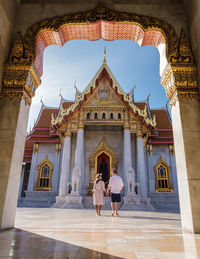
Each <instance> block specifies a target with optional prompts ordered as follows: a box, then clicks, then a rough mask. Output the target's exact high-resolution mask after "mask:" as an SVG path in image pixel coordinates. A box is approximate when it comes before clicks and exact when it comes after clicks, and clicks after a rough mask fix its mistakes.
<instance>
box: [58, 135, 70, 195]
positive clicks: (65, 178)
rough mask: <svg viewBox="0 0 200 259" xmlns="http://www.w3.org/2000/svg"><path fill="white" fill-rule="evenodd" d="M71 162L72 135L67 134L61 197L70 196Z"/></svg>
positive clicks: (62, 167) (62, 169)
mask: <svg viewBox="0 0 200 259" xmlns="http://www.w3.org/2000/svg"><path fill="white" fill-rule="evenodd" d="M70 161H71V133H70V132H67V133H66V134H65V138H64V145H63V153H62V164H61V175H60V186H59V196H66V195H67V194H68V182H69V177H70Z"/></svg>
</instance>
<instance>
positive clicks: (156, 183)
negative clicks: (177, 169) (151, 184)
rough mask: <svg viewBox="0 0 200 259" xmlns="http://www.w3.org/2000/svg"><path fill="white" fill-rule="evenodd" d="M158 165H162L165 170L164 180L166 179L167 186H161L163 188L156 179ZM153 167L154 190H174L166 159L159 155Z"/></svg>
mask: <svg viewBox="0 0 200 259" xmlns="http://www.w3.org/2000/svg"><path fill="white" fill-rule="evenodd" d="M160 166H163V167H164V168H165V170H166V171H165V172H166V177H165V180H166V181H167V187H163V188H162V187H160V186H159V179H158V170H159V167H160ZM153 169H154V173H155V187H156V188H155V189H156V192H173V191H174V190H173V186H172V182H171V167H170V165H168V163H167V162H166V161H164V160H163V158H162V156H161V157H160V159H159V161H158V162H157V163H156V164H155V166H154V168H153Z"/></svg>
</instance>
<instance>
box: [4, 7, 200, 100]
mask: <svg viewBox="0 0 200 259" xmlns="http://www.w3.org/2000/svg"><path fill="white" fill-rule="evenodd" d="M116 28H117V29H116ZM102 30H103V33H102ZM116 31H117V33H116ZM92 32H94V33H96V34H92ZM100 38H104V39H106V40H116V39H128V40H133V41H137V42H138V43H139V44H140V45H142V46H143V45H152V46H156V47H159V45H160V44H164V45H165V46H166V48H165V54H166V55H164V56H166V57H165V59H166V61H165V69H164V68H163V72H162V80H161V83H162V85H163V86H164V88H165V90H166V93H167V96H168V97H169V98H170V99H171V104H173V103H174V102H175V101H176V100H177V99H178V98H180V97H182V96H184V97H185V96H187V97H188V96H189V97H195V98H196V97H198V98H199V96H198V89H197V80H196V66H195V64H194V58H193V54H192V51H191V48H190V44H189V41H188V39H187V36H186V34H185V32H184V31H182V32H181V36H180V37H178V35H177V33H176V31H175V30H174V28H173V27H172V26H171V25H170V24H169V23H168V22H166V21H163V20H160V19H158V18H155V17H148V16H144V15H138V14H133V13H126V12H119V11H115V10H111V9H108V8H106V7H105V6H98V7H96V8H94V9H93V10H90V11H86V12H78V13H74V14H67V15H64V16H58V17H54V18H47V19H45V20H42V21H40V22H37V23H35V24H34V25H32V26H31V27H29V28H28V30H27V32H26V34H25V35H24V37H22V36H21V34H20V33H18V34H17V37H16V40H15V42H14V43H13V47H12V49H11V52H10V55H9V59H8V61H7V62H6V64H5V68H4V76H3V88H2V93H1V97H2V96H8V97H9V98H10V99H12V98H13V97H15V96H18V97H20V98H25V100H26V101H27V103H31V98H32V96H33V95H34V93H35V89H36V88H37V87H38V86H39V84H40V76H41V75H42V67H43V64H42V59H43V51H44V49H45V48H46V47H47V46H48V45H52V44H56V45H59V46H62V45H63V44H64V43H65V42H67V41H69V40H72V39H89V40H98V39H100ZM39 42H40V43H41V44H39ZM162 58H163V57H162Z"/></svg>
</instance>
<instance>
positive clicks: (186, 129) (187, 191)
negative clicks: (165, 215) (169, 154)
mask: <svg viewBox="0 0 200 259" xmlns="http://www.w3.org/2000/svg"><path fill="white" fill-rule="evenodd" d="M199 114H200V102H199V100H197V99H195V98H181V99H179V100H177V101H176V103H175V105H174V106H173V107H172V122H173V134H174V146H175V154H176V168H177V176H178V188H179V199H180V210H181V222H182V228H183V229H184V230H188V231H191V232H195V233H200V221H199V215H200V159H199V150H200V116H199Z"/></svg>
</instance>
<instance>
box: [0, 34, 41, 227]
mask: <svg viewBox="0 0 200 259" xmlns="http://www.w3.org/2000/svg"><path fill="white" fill-rule="evenodd" d="M39 84H40V78H39V76H38V74H37V72H36V70H35V67H34V65H33V64H32V56H31V55H30V52H29V51H28V49H25V47H24V45H23V42H22V38H21V35H20V34H19V33H18V34H17V37H16V40H15V41H14V43H13V47H12V49H11V52H10V56H9V59H8V61H7V62H6V64H5V66H4V74H3V87H2V91H1V94H0V118H1V120H0V229H6V228H11V227H13V226H14V222H15V212H16V206H17V198H18V191H19V184H20V175H21V170H22V162H23V154H24V145H25V140H26V129H27V124H28V115H29V110H30V103H31V98H32V97H33V96H34V93H35V89H36V88H37V87H38V86H39Z"/></svg>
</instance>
